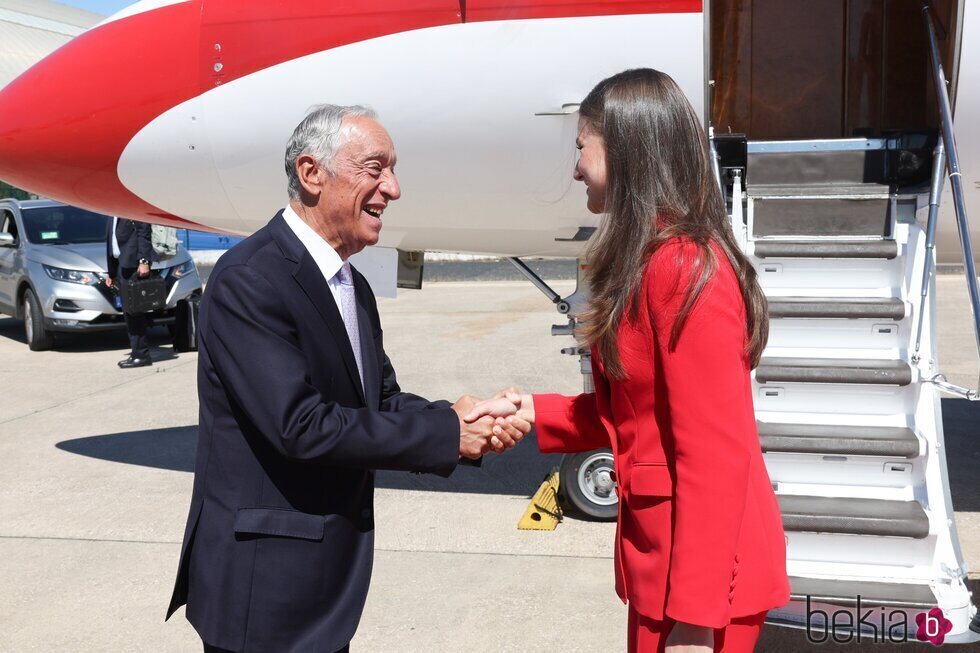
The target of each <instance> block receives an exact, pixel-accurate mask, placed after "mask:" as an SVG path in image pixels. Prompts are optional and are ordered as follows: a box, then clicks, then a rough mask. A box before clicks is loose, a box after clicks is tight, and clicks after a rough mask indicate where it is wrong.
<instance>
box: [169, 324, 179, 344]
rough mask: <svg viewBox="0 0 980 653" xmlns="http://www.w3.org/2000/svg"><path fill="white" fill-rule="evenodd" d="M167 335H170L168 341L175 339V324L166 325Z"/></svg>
mask: <svg viewBox="0 0 980 653" xmlns="http://www.w3.org/2000/svg"><path fill="white" fill-rule="evenodd" d="M167 333H169V334H170V339H171V340H173V339H174V338H176V337H177V325H176V324H168V325H167Z"/></svg>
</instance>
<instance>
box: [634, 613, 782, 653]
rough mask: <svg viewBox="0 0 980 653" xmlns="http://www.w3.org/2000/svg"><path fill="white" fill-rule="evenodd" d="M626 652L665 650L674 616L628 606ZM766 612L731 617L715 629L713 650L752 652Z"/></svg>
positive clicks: (662, 652)
mask: <svg viewBox="0 0 980 653" xmlns="http://www.w3.org/2000/svg"><path fill="white" fill-rule="evenodd" d="M629 613H630V614H629V627H628V629H629V633H628V639H629V648H628V650H629V653H664V645H665V644H666V643H667V636H668V635H669V634H670V630H671V628H673V627H674V623H675V622H674V620H673V619H671V618H670V617H667V618H666V619H664V620H663V621H657V620H656V619H650V618H649V617H644V616H643V615H641V614H639V613H637V612H636V610H634V609H633V606H632V605H631V606H630V608H629ZM765 619H766V613H765V612H760V613H759V614H754V615H750V616H748V617H738V618H736V619H732V621H731V623H729V624H728V625H727V626H725V627H724V628H716V629H715V653H752V651H753V650H754V649H755V642H756V640H757V639H759V633H760V632H762V623H763V622H764V621H765Z"/></svg>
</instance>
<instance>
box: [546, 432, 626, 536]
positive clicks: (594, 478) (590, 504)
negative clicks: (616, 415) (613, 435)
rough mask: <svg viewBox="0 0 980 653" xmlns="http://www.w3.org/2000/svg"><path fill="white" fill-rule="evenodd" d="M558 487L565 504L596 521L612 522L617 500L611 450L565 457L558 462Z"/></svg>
mask: <svg viewBox="0 0 980 653" xmlns="http://www.w3.org/2000/svg"><path fill="white" fill-rule="evenodd" d="M558 487H559V488H560V491H561V494H562V497H563V498H564V499H565V503H566V505H570V506H571V507H572V508H574V509H575V510H576V511H577V512H579V513H580V514H582V515H583V516H585V517H588V518H590V519H594V520H596V521H615V519H616V515H617V514H618V511H619V507H618V503H619V497H618V496H617V495H616V482H615V481H614V480H613V455H612V451H611V450H610V449H596V450H595V451H586V452H583V453H576V454H566V455H565V456H564V457H563V458H562V461H561V468H560V480H559V485H558Z"/></svg>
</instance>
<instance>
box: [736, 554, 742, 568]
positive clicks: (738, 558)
mask: <svg viewBox="0 0 980 653" xmlns="http://www.w3.org/2000/svg"><path fill="white" fill-rule="evenodd" d="M740 562H742V558H741V557H739V555H738V554H737V553H736V554H735V564H736V566H737V565H738V563H740Z"/></svg>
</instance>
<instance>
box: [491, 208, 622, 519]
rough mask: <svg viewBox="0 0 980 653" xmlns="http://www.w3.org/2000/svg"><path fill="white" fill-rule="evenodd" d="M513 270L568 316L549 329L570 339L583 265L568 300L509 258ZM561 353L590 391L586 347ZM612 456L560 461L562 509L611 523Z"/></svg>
mask: <svg viewBox="0 0 980 653" xmlns="http://www.w3.org/2000/svg"><path fill="white" fill-rule="evenodd" d="M592 231H594V230H589V229H586V228H584V227H583V228H582V229H579V232H580V234H577V235H576V237H575V238H573V240H587V239H588V236H590V235H591V233H592ZM510 262H511V263H513V264H514V267H516V268H517V270H518V271H519V272H520V273H521V274H523V275H524V276H525V277H527V279H528V280H529V281H530V282H531V283H533V284H534V285H535V286H536V287H537V288H538V290H540V291H541V292H542V293H544V295H545V296H546V297H547V298H548V299H550V300H551V302H552V303H553V304H554V305H555V308H557V309H558V312H559V313H560V314H562V315H565V316H566V317H568V324H556V325H554V326H553V327H551V335H553V336H574V335H575V326H576V324H575V316H576V315H577V314H578V313H579V312H580V311H581V309H582V308H583V307H584V305H585V302H586V301H587V300H588V295H589V286H588V282H587V281H586V280H585V279H584V278H583V270H584V268H585V266H584V265H583V264H582V263H583V262H582V261H581V260H579V261H578V265H577V266H576V268H577V269H578V287H577V288H576V289H575V292H574V293H572V294H571V295H569V296H568V297H565V298H562V296H561V295H559V294H558V293H557V292H555V291H554V289H552V288H551V287H550V286H549V285H548V284H547V283H546V282H545V281H544V280H543V279H542V278H541V277H539V276H538V275H537V274H536V273H535V272H534V270H532V269H531V268H529V267H528V266H527V265H526V264H525V263H524V262H523V261H521V260H520V259H518V258H511V259H510ZM561 353H563V354H566V355H569V356H578V357H579V362H580V367H581V371H582V383H583V386H584V389H585V392H592V391H593V390H594V387H593V385H592V361H591V356H590V352H589V349H588V348H587V347H579V346H574V347H565V348H563V349H562V350H561ZM613 469H614V467H613V455H612V451H611V450H610V449H596V450H594V451H586V452H583V453H576V454H568V455H566V456H564V457H563V458H562V461H561V467H560V468H559V470H558V471H559V483H558V494H559V498H560V499H561V501H562V503H563V504H564V505H565V507H571V508H572V509H573V510H574V511H575V512H577V513H578V514H580V515H582V516H584V517H586V518H588V519H593V520H596V521H615V520H616V517H617V516H618V514H619V505H618V504H619V496H618V495H617V494H616V481H615V478H616V475H615V473H614V471H613Z"/></svg>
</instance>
